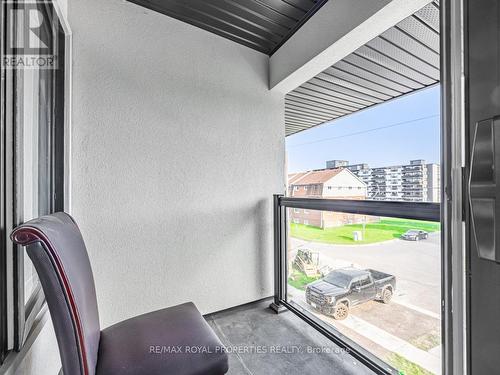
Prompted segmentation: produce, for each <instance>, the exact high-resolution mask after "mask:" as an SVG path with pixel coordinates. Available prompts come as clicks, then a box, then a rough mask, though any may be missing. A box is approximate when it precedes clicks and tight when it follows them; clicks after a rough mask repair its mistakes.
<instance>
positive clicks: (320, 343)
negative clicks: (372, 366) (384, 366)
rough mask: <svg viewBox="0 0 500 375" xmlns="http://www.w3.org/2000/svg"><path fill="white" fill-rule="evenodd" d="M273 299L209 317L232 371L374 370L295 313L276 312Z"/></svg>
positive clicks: (264, 374) (261, 374) (298, 374)
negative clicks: (270, 305) (227, 355)
mask: <svg viewBox="0 0 500 375" xmlns="http://www.w3.org/2000/svg"><path fill="white" fill-rule="evenodd" d="M270 302H271V301H270V300H268V301H260V302H256V303H252V304H248V305H244V306H241V307H237V308H234V309H231V310H228V311H223V312H219V313H215V314H209V315H207V316H205V318H206V320H207V321H208V323H209V324H210V326H211V327H212V328H213V329H214V331H215V332H216V333H217V335H218V336H219V338H220V339H221V341H222V343H223V344H224V345H225V346H226V348H228V352H229V373H228V374H229V375H272V374H279V375H281V374H286V375H309V374H311V375H313V374H314V375H327V374H328V375H330V374H335V375H351V374H352V375H364V374H373V372H372V371H370V370H369V369H368V368H366V367H365V366H364V365H362V364H361V363H359V362H358V361H357V360H356V359H354V358H353V357H352V356H351V355H349V354H347V353H345V352H342V351H340V349H339V348H338V347H337V346H336V345H335V344H334V343H332V342H331V341H330V340H328V339H326V338H325V337H323V336H322V335H321V334H320V333H318V332H317V331H315V330H314V329H313V328H312V327H310V326H309V325H307V324H306V323H305V322H303V321H302V320H301V319H299V318H298V317H297V316H295V315H294V314H292V313H291V312H288V311H287V312H284V313H282V314H279V315H276V314H275V313H274V312H272V311H271V310H270V309H269V308H268V306H269V303H270ZM311 350H313V351H315V353H311ZM318 351H320V352H318Z"/></svg>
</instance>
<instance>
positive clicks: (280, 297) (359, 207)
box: [271, 195, 440, 375]
mask: <svg viewBox="0 0 500 375" xmlns="http://www.w3.org/2000/svg"><path fill="white" fill-rule="evenodd" d="M287 208H298V209H308V210H321V211H332V212H342V213H350V214H359V215H370V216H379V217H394V218H402V219H414V220H425V221H434V222H439V221H440V204H439V203H421V202H401V201H370V200H343V199H322V198H298V197H285V196H283V195H275V196H274V261H275V265H274V302H273V303H272V304H271V308H272V309H273V310H274V311H276V312H277V313H279V312H281V311H285V310H289V311H291V312H293V313H294V314H295V315H297V316H298V317H300V318H301V319H302V320H304V321H305V322H307V323H308V324H309V325H311V326H312V327H313V328H315V329H316V330H317V331H319V332H320V333H322V334H323V335H324V336H326V337H327V338H329V339H330V340H331V341H333V342H334V343H335V344H337V345H338V346H339V347H340V348H343V349H345V350H347V351H349V353H350V354H351V355H352V356H353V357H354V358H356V359H357V360H359V361H360V362H361V363H363V364H364V365H365V366H367V367H368V368H370V369H371V370H373V371H374V372H375V373H376V374H384V375H387V374H400V372H399V371H397V370H396V369H394V368H393V367H391V366H390V365H388V364H387V363H385V362H384V361H382V360H381V359H379V358H378V357H376V356H375V355H373V354H372V353H370V352H369V351H367V350H366V349H364V348H362V347H361V346H360V345H359V344H357V343H356V342H354V341H353V340H351V339H350V338H349V337H347V336H345V335H343V334H342V333H340V332H339V331H338V330H336V329H335V328H333V327H332V326H331V325H328V324H327V323H325V322H322V321H321V320H319V319H317V318H315V317H314V316H313V315H312V314H310V313H308V311H307V310H306V309H304V308H302V307H301V306H299V305H297V304H294V303H290V302H288V300H287V275H288V261H287V248H286V246H287V245H286V244H287V215H286V209H287Z"/></svg>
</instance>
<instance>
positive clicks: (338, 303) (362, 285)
mask: <svg viewBox="0 0 500 375" xmlns="http://www.w3.org/2000/svg"><path fill="white" fill-rule="evenodd" d="M395 290H396V277H395V276H393V275H389V274H387V273H384V272H380V271H375V270H370V269H368V270H360V269H356V268H343V269H338V270H335V271H332V272H330V273H328V275H326V276H325V277H324V278H322V279H320V280H317V281H314V282H312V283H311V284H308V285H307V287H306V301H307V303H308V304H309V305H311V306H312V307H313V308H314V309H316V310H318V311H320V312H322V313H323V314H326V315H330V316H333V318H334V319H337V320H342V319H345V318H347V316H348V315H349V309H350V308H351V307H353V306H356V305H359V304H361V303H364V302H368V301H372V300H377V301H380V302H383V303H389V302H390V300H391V298H392V295H393V294H394V291H395Z"/></svg>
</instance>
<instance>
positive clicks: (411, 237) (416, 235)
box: [401, 229, 429, 241]
mask: <svg viewBox="0 0 500 375" xmlns="http://www.w3.org/2000/svg"><path fill="white" fill-rule="evenodd" d="M427 237H429V233H427V232H426V231H425V230H420V229H410V230H408V231H406V232H405V233H403V234H402V235H401V239H402V240H407V241H420V240H426V239H427Z"/></svg>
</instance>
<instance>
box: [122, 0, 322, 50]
mask: <svg viewBox="0 0 500 375" xmlns="http://www.w3.org/2000/svg"><path fill="white" fill-rule="evenodd" d="M128 1H130V2H132V3H135V4H138V5H141V6H144V7H146V8H148V9H151V10H154V11H157V12H160V13H163V14H166V15H168V16H170V17H173V18H177V19H179V20H181V21H184V22H187V23H189V24H191V25H194V26H197V27H200V28H202V29H205V30H208V31H211V32H213V33H215V34H218V35H220V36H223V37H225V38H228V39H231V40H233V41H235V42H237V43H240V44H243V45H245V46H247V47H250V48H253V49H256V50H258V51H261V52H264V53H266V54H268V55H271V54H272V53H273V52H274V51H276V49H278V48H279V47H280V46H281V45H282V44H283V43H284V42H285V41H286V40H287V39H288V38H289V37H290V36H291V35H292V34H293V33H294V32H295V31H297V30H298V29H299V28H300V27H301V26H302V25H303V24H304V23H305V22H306V21H307V20H308V19H309V18H310V17H311V16H312V15H313V14H314V13H315V12H316V11H317V10H318V9H319V8H320V7H321V6H322V5H324V4H325V3H326V2H327V1H328V0H128Z"/></svg>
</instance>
